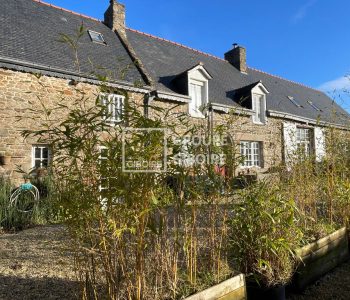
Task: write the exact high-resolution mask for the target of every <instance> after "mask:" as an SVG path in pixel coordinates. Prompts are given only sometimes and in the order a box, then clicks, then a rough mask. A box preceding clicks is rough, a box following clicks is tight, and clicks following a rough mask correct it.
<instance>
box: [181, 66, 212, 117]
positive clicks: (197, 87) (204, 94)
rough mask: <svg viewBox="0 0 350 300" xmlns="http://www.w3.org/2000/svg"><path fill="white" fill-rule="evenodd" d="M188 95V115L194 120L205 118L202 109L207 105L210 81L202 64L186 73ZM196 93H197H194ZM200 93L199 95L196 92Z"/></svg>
mask: <svg viewBox="0 0 350 300" xmlns="http://www.w3.org/2000/svg"><path fill="white" fill-rule="evenodd" d="M187 77H188V87H187V88H188V95H189V96H190V98H191V100H190V102H189V104H188V113H189V115H190V116H191V117H194V118H205V113H204V112H203V111H204V108H205V106H206V105H207V104H208V103H209V80H210V79H212V77H211V76H210V74H209V73H208V72H207V70H206V69H205V68H204V67H203V65H202V64H199V65H197V66H196V67H194V68H192V69H191V70H189V71H188V72H187ZM196 91H197V92H196ZM198 91H200V93H199V92H198Z"/></svg>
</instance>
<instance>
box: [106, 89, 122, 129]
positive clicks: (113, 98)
mask: <svg viewBox="0 0 350 300" xmlns="http://www.w3.org/2000/svg"><path fill="white" fill-rule="evenodd" d="M101 99H102V101H101V102H102V105H103V106H105V107H106V111H105V120H106V122H107V123H110V124H116V123H120V122H121V121H122V120H123V114H124V101H125V97H124V96H121V95H116V94H103V95H101Z"/></svg>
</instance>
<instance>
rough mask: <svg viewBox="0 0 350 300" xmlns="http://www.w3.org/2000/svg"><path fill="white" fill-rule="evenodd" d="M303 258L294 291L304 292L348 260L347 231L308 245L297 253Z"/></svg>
mask: <svg viewBox="0 0 350 300" xmlns="http://www.w3.org/2000/svg"><path fill="white" fill-rule="evenodd" d="M296 254H297V255H298V256H299V257H300V258H301V262H300V265H299V267H298V269H297V272H296V274H295V276H294V278H293V282H292V289H295V290H298V291H302V290H304V289H305V288H306V287H307V286H308V285H309V284H311V283H312V282H314V281H315V280H317V279H319V278H320V277H322V276H323V275H325V274H326V273H328V272H329V271H331V270H332V269H334V268H335V267H337V266H338V265H340V264H341V263H343V262H344V261H346V260H347V259H349V242H348V233H347V229H346V228H345V227H344V228H341V229H339V230H337V231H336V232H334V233H332V234H330V235H328V236H326V237H324V238H322V239H319V240H318V241H316V242H314V243H311V244H309V245H306V246H304V247H302V248H300V249H298V250H297V251H296Z"/></svg>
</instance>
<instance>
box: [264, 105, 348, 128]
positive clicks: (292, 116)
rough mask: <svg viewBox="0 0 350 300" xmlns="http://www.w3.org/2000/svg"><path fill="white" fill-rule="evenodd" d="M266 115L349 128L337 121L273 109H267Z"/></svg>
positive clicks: (312, 123)
mask: <svg viewBox="0 0 350 300" xmlns="http://www.w3.org/2000/svg"><path fill="white" fill-rule="evenodd" d="M267 114H268V116H270V117H278V118H283V119H287V120H292V121H298V122H303V123H306V124H311V125H318V126H328V127H329V126H334V127H336V128H339V129H346V130H349V127H347V126H344V125H340V124H337V123H332V122H327V121H317V120H314V119H310V118H305V117H299V116H296V115H293V114H289V113H284V112H278V111H274V110H268V111H267Z"/></svg>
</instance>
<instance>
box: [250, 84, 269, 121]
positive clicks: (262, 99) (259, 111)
mask: <svg viewBox="0 0 350 300" xmlns="http://www.w3.org/2000/svg"><path fill="white" fill-rule="evenodd" d="M267 94H269V91H268V90H267V89H266V87H265V86H264V85H263V84H262V82H259V83H258V84H257V85H256V86H255V87H254V88H253V89H252V91H251V99H252V110H253V112H254V114H253V116H252V121H253V123H254V124H258V125H264V124H266V122H267V117H266V95H267Z"/></svg>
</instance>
